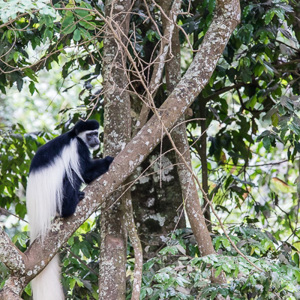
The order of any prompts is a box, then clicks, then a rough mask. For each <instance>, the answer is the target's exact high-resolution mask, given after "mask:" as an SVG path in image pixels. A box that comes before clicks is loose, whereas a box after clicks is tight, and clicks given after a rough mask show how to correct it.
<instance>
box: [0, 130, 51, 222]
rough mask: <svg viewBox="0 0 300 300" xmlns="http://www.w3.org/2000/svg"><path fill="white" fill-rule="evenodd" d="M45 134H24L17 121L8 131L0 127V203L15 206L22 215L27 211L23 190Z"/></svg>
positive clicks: (7, 206) (15, 210) (2, 205)
mask: <svg viewBox="0 0 300 300" xmlns="http://www.w3.org/2000/svg"><path fill="white" fill-rule="evenodd" d="M46 138H47V136H46V135H41V136H38V135H29V134H26V132H25V130H24V128H23V127H22V125H20V124H17V125H16V126H15V127H13V128H12V129H11V130H10V131H7V130H5V131H4V130H1V131H0V163H1V169H0V182H1V185H0V206H1V207H3V208H7V209H9V208H11V206H12V207H13V208H14V209H13V210H14V212H15V213H16V214H17V215H18V216H20V217H21V218H24V216H25V214H26V206H25V190H26V185H27V177H28V172H29V166H30V162H31V159H32V157H33V155H34V153H35V152H36V150H37V148H38V146H39V145H41V144H44V143H45V139H46Z"/></svg>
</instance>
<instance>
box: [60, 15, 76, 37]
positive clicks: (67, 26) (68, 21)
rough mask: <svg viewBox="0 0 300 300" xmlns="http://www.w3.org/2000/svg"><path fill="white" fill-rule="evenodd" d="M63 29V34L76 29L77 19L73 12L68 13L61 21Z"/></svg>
mask: <svg viewBox="0 0 300 300" xmlns="http://www.w3.org/2000/svg"><path fill="white" fill-rule="evenodd" d="M61 29H62V33H63V34H69V33H72V32H73V31H74V30H75V29H76V25H75V20H74V16H73V14H72V13H71V14H66V15H65V17H64V19H63V20H62V23H61Z"/></svg>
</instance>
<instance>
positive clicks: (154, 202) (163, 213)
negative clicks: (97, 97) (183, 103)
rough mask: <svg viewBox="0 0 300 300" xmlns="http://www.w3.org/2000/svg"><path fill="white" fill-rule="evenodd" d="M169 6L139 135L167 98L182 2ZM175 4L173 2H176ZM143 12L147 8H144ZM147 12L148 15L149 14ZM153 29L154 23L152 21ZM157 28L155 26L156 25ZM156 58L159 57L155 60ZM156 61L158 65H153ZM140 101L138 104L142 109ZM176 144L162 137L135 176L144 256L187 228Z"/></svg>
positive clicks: (134, 193)
mask: <svg viewBox="0 0 300 300" xmlns="http://www.w3.org/2000/svg"><path fill="white" fill-rule="evenodd" d="M161 2H165V3H167V5H168V6H169V7H168V10H165V11H164V12H161V15H162V16H164V14H166V15H167V16H168V20H166V18H164V20H165V22H164V28H163V36H162V38H161V39H160V44H159V50H158V51H157V54H154V53H155V50H156V49H151V50H153V51H149V50H148V52H149V53H148V55H147V57H146V58H145V59H147V63H148V64H149V65H152V72H151V75H152V76H151V79H150V80H149V85H148V90H149V94H148V99H147V101H145V102H144V103H143V105H142V108H141V109H136V108H135V107H134V109H135V110H136V111H137V110H139V112H137V114H138V113H139V117H138V122H137V123H138V126H136V129H135V130H134V132H137V131H138V130H139V129H140V128H141V127H142V126H143V125H144V124H145V123H146V121H147V119H148V115H149V113H150V107H151V108H153V109H155V108H154V107H155V106H159V105H160V104H161V103H163V102H164V101H165V99H166V95H165V93H164V92H163V91H162V89H160V90H159V91H158V88H159V85H160V83H161V82H162V76H163V70H164V66H165V61H166V58H167V55H168V53H169V51H172V49H171V43H170V40H171V38H172V36H173V33H174V29H175V27H176V18H177V14H178V12H179V11H180V2H181V1H180V0H176V1H170V2H168V1H161ZM172 2H173V3H172ZM171 7H172V11H171ZM141 9H143V6H141ZM144 9H145V12H144V13H145V15H146V14H147V13H148V12H147V9H146V8H144ZM149 24H150V25H149V29H150V28H151V24H152V23H151V22H149ZM152 26H153V24H152ZM153 56H154V57H155V58H153ZM153 62H154V63H153ZM140 103H141V101H140V99H139V102H138V103H137V105H134V106H138V107H140ZM171 149H172V145H171V144H170V141H169V140H168V139H167V138H162V139H161V143H160V144H159V145H158V146H157V147H156V148H155V149H154V150H153V151H152V153H151V154H150V155H149V156H148V157H147V158H146V159H145V161H144V162H143V163H142V164H141V167H140V168H138V169H137V171H136V173H135V177H138V176H140V175H141V174H142V176H141V178H140V179H139V180H137V181H136V183H135V185H134V189H133V191H132V200H133V206H134V213H135V219H136V222H137V225H138V229H139V233H140V235H141V241H142V243H143V246H144V247H143V248H144V250H145V251H144V256H145V257H146V258H150V257H151V255H154V254H155V253H156V251H157V249H159V248H160V247H161V246H162V245H164V243H165V239H166V237H167V236H168V234H169V233H171V232H172V231H173V230H174V229H176V228H184V227H186V222H185V215H184V213H183V207H182V196H181V195H182V192H181V186H180V182H179V178H178V173H177V170H176V157H175V153H174V151H170V150H171Z"/></svg>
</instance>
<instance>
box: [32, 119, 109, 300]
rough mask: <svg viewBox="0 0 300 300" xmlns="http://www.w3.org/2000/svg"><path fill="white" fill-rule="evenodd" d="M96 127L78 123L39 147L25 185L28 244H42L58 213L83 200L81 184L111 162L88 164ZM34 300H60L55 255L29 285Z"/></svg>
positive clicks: (66, 213) (71, 209) (67, 213)
mask: <svg viewBox="0 0 300 300" xmlns="http://www.w3.org/2000/svg"><path fill="white" fill-rule="evenodd" d="M98 129H99V124H98V122H97V121H94V120H91V121H86V122H83V121H79V122H77V123H76V125H75V126H74V127H73V129H72V130H70V131H68V132H67V133H65V134H62V135H60V136H58V137H56V138H55V139H53V140H51V141H49V142H48V143H46V144H45V145H43V146H42V147H40V148H39V149H38V151H37V153H36V155H35V156H34V158H33V160H32V162H31V166H30V171H29V178H28V183H27V190H26V204H27V212H28V218H29V224H30V242H31V243H32V242H33V241H34V240H35V239H36V238H40V239H41V240H42V241H43V239H44V238H45V235H46V233H47V231H48V230H49V228H50V225H51V220H52V219H53V217H55V215H56V214H57V213H58V214H59V215H60V216H61V217H68V216H71V215H72V214H73V213H74V212H75V210H76V206H77V204H78V202H79V201H80V200H81V199H83V197H84V193H83V192H81V191H80V186H81V184H82V183H83V182H85V183H87V184H88V183H90V182H92V181H93V180H95V179H96V178H97V177H99V176H100V175H102V174H104V173H105V172H107V171H108V168H109V165H110V164H111V163H112V161H113V158H112V157H110V156H107V157H105V158H104V159H97V160H92V159H91V156H90V151H89V149H93V150H95V149H97V148H98V147H99V145H100V141H99V138H98V134H99V133H98ZM32 291H33V299H34V300H61V299H64V294H63V290H62V287H61V284H60V267H59V259H58V255H56V257H55V258H53V259H52V261H51V262H50V263H49V264H48V266H47V267H46V268H45V269H44V270H43V271H42V272H41V273H40V274H39V275H38V276H37V277H36V278H35V279H34V280H33V281H32Z"/></svg>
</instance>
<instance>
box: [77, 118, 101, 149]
mask: <svg viewBox="0 0 300 300" xmlns="http://www.w3.org/2000/svg"><path fill="white" fill-rule="evenodd" d="M72 132H74V133H75V136H77V137H79V138H80V139H81V140H82V141H83V142H84V143H85V144H86V145H87V146H88V147H89V148H90V149H91V150H97V149H98V148H99V146H100V141H99V123H98V122H97V121H95V120H88V121H85V122H84V121H78V122H77V123H76V124H75V126H74V128H73V129H72Z"/></svg>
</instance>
